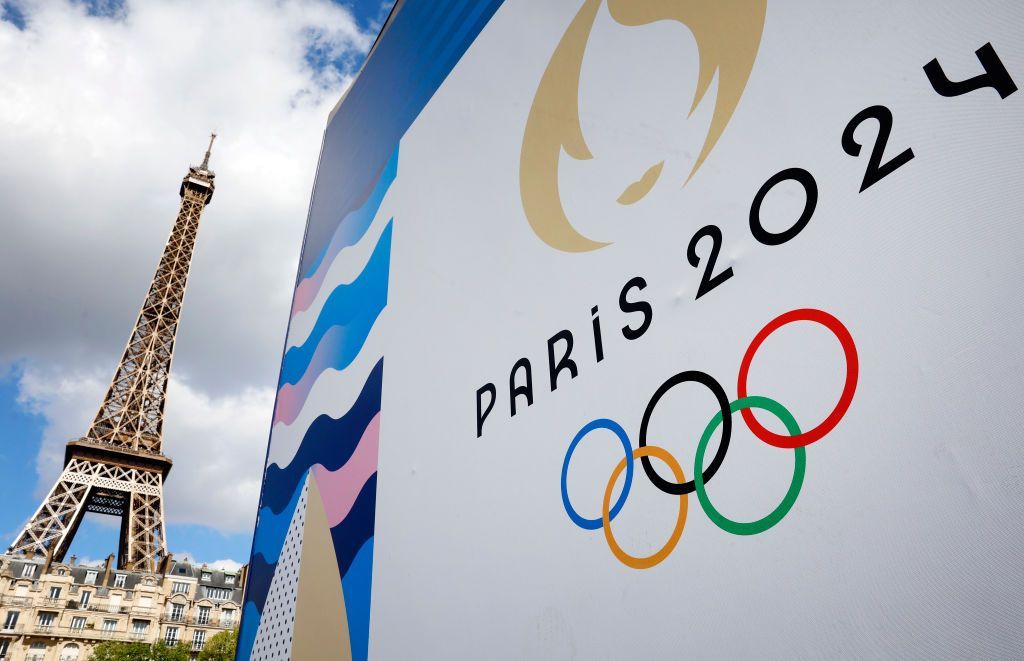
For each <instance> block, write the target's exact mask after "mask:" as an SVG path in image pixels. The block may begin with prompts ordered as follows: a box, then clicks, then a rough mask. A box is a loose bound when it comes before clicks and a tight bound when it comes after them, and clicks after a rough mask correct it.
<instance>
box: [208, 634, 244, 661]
mask: <svg viewBox="0 0 1024 661" xmlns="http://www.w3.org/2000/svg"><path fill="white" fill-rule="evenodd" d="M237 646H238V631H221V632H220V633H219V634H217V635H216V636H214V637H213V638H211V639H210V642H208V643H206V645H204V646H203V651H202V652H200V653H199V661H234V660H235V648H236V647H237Z"/></svg>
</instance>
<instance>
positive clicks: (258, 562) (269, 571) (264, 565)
mask: <svg viewBox="0 0 1024 661" xmlns="http://www.w3.org/2000/svg"><path fill="white" fill-rule="evenodd" d="M276 570H277V563H276V562H267V561H266V559H264V557H263V555H255V556H253V558H252V562H251V563H250V564H249V575H248V576H247V577H246V579H245V580H246V584H245V601H246V603H251V604H252V606H253V608H255V609H256V612H258V613H262V612H263V604H264V602H265V601H266V600H267V592H268V591H269V590H270V582H271V581H273V580H274V572H275V571H276Z"/></svg>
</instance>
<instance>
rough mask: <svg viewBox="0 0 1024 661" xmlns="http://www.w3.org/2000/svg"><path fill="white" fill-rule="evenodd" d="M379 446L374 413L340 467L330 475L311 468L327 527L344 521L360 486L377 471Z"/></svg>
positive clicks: (321, 467) (377, 427)
mask: <svg viewBox="0 0 1024 661" xmlns="http://www.w3.org/2000/svg"><path fill="white" fill-rule="evenodd" d="M379 447H380V413H377V415H375V416H373V420H371V421H370V424H368V425H366V429H365V430H363V436H362V438H360V439H359V444H358V445H357V446H356V449H355V451H354V452H353V453H352V456H351V457H349V459H348V461H346V462H345V464H344V465H343V466H342V467H341V468H339V469H338V470H336V471H334V472H333V473H332V472H331V471H329V470H327V469H326V468H324V467H323V466H321V465H320V464H316V465H314V466H313V476H314V477H315V478H316V484H317V486H318V487H320V497H321V498H323V501H324V509H325V510H326V511H327V523H328V525H330V527H331V528H333V527H334V526H336V525H338V524H339V523H341V522H342V521H344V520H345V517H346V516H348V513H349V512H350V511H351V510H352V505H354V504H355V502H356V498H357V497H358V496H359V492H360V491H361V490H362V488H363V485H364V484H366V482H367V480H369V479H370V478H371V477H372V476H373V474H374V473H376V472H377V450H378V448H379Z"/></svg>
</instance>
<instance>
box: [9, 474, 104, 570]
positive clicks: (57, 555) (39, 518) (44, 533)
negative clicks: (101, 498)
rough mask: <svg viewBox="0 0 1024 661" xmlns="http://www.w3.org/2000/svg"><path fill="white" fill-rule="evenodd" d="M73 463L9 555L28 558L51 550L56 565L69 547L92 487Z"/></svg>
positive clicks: (89, 481)
mask: <svg viewBox="0 0 1024 661" xmlns="http://www.w3.org/2000/svg"><path fill="white" fill-rule="evenodd" d="M79 468H80V466H79V465H78V464H77V463H76V462H72V463H71V464H68V466H67V467H65V468H64V471H63V472H62V473H61V474H60V477H59V478H57V482H56V483H55V484H54V485H53V488H52V489H50V493H49V495H47V497H46V500H44V501H43V504H42V505H40V506H39V509H38V510H36V513H35V514H34V515H33V516H32V518H31V519H30V520H29V522H28V523H27V524H26V525H25V528H24V529H23V530H22V531H21V534H20V535H18V538H17V539H16V540H15V541H14V543H13V544H11V546H10V548H9V549H8V552H10V553H24V554H25V555H28V556H33V555H43V556H45V555H46V554H47V553H48V552H49V551H50V550H51V549H52V550H53V558H54V560H57V561H58V562H59V561H61V560H63V559H64V554H65V553H66V552H67V550H68V546H70V544H71V538H72V537H73V536H74V533H75V531H76V530H77V529H78V525H79V524H80V523H81V522H82V517H83V516H84V515H85V504H86V501H87V500H88V497H89V491H90V488H91V484H92V479H91V476H90V475H88V474H83V473H82V472H81V471H80V470H79Z"/></svg>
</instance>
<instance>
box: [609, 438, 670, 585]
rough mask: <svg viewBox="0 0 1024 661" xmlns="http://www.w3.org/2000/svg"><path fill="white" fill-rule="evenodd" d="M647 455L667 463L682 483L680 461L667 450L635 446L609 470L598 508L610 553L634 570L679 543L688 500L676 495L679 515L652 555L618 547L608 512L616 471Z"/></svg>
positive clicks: (657, 559)
mask: <svg viewBox="0 0 1024 661" xmlns="http://www.w3.org/2000/svg"><path fill="white" fill-rule="evenodd" d="M649 456H654V457H657V458H658V459H661V460H662V461H664V462H665V463H666V464H668V467H669V470H671V471H672V474H673V475H674V476H675V478H676V481H677V482H682V481H683V480H685V479H686V477H685V476H684V475H683V467H682V466H680V465H679V462H678V461H676V459H675V457H673V456H672V455H671V454H669V452H668V451H667V450H664V449H662V448H659V447H657V446H654V445H647V446H644V447H642V448H637V449H635V450H633V457H632V459H629V460H627V459H623V460H622V461H620V462H619V465H618V466H616V467H615V470H613V471H612V476H611V477H610V478H608V486H607V487H605V490H604V503H603V505H602V507H601V521H602V523H603V524H604V538H605V539H606V540H607V541H608V548H610V549H611V550H612V553H613V554H614V555H615V557H616V558H618V559H619V562H621V563H622V564H624V565H626V566H627V567H632V568H633V569H649V568H650V567H653V566H654V565H656V564H658V563H659V562H661V561H662V560H664V559H665V558H667V557H668V556H669V554H670V553H672V551H673V550H674V549H675V548H676V544H678V543H679V538H680V537H681V536H682V534H683V527H685V526H686V511H687V509H688V501H687V498H686V494H679V516H678V517H676V527H675V528H674V529H673V530H672V535H671V536H670V537H669V538H668V541H667V542H665V545H664V546H662V547H661V548H660V549H659V550H658V551H656V552H655V553H654V554H653V555H649V556H646V557H642V556H641V557H638V556H635V555H629V554H628V553H626V552H625V551H623V550H622V547H620V546H619V543H618V542H617V541H615V536H614V535H613V534H612V525H611V518H612V517H611V514H610V513H609V512H608V503H609V502H611V499H612V491H613V490H614V489H615V480H617V479H618V477H619V473H621V472H622V469H623V468H626V467H627V466H631V465H632V464H633V460H635V459H639V458H646V457H649ZM627 475H628V473H627ZM622 493H626V488H625V487H623V488H622ZM620 500H621V498H620Z"/></svg>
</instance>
